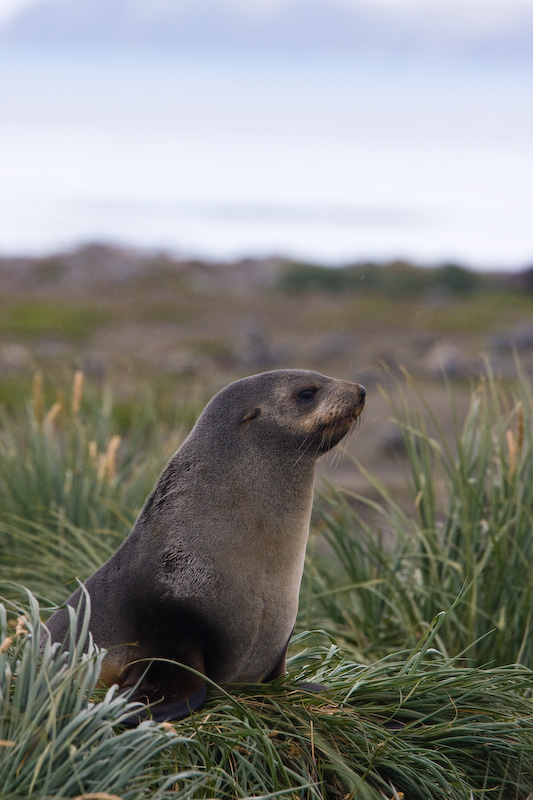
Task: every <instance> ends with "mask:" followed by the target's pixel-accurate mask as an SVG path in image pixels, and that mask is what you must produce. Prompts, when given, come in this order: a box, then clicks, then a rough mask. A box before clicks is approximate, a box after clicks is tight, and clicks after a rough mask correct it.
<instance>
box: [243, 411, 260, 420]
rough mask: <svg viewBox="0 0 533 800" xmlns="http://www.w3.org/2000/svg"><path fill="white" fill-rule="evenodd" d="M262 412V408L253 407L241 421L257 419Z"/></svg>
mask: <svg viewBox="0 0 533 800" xmlns="http://www.w3.org/2000/svg"><path fill="white" fill-rule="evenodd" d="M260 414H261V409H260V408H252V410H251V411H247V412H246V414H245V415H244V417H243V418H242V419H241V422H250V420H252V419H257V417H258V416H259V415H260Z"/></svg>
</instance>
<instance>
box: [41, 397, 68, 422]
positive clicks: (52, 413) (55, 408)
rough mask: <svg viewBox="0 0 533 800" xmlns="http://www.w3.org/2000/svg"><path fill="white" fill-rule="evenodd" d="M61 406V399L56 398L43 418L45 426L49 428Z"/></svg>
mask: <svg viewBox="0 0 533 800" xmlns="http://www.w3.org/2000/svg"><path fill="white" fill-rule="evenodd" d="M62 408H63V404H62V402H61V400H56V401H55V403H54V405H53V406H52V407H51V408H50V410H49V411H48V413H47V415H46V417H45V418H44V425H45V427H46V428H51V427H52V425H53V424H54V422H55V421H56V419H57V417H58V416H59V414H60V413H61V409H62Z"/></svg>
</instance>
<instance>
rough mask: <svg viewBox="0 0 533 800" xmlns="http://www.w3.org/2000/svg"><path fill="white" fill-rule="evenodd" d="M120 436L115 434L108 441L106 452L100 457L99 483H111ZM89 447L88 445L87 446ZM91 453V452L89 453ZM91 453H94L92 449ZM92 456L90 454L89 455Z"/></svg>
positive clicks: (114, 471) (114, 472) (115, 467)
mask: <svg viewBox="0 0 533 800" xmlns="http://www.w3.org/2000/svg"><path fill="white" fill-rule="evenodd" d="M120 442H121V439H120V436H118V435H117V434H115V435H114V436H112V437H111V439H110V440H109V444H108V445H107V450H106V451H105V453H104V454H103V455H101V456H100V463H99V466H98V478H99V480H101V481H104V480H105V481H106V482H107V483H111V482H112V481H113V479H114V477H115V475H116V472H117V452H118V448H119V447H120ZM91 444H92V443H91ZM89 447H90V445H89ZM89 452H90V453H91V450H90V451H89ZM92 452H93V453H94V452H96V451H95V450H94V449H93V451H92ZM91 454H92V453H91Z"/></svg>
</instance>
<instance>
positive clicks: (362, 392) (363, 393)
mask: <svg viewBox="0 0 533 800" xmlns="http://www.w3.org/2000/svg"><path fill="white" fill-rule="evenodd" d="M365 397H366V389H365V387H364V386H362V385H361V384H359V398H360V400H361V403H364V402H365Z"/></svg>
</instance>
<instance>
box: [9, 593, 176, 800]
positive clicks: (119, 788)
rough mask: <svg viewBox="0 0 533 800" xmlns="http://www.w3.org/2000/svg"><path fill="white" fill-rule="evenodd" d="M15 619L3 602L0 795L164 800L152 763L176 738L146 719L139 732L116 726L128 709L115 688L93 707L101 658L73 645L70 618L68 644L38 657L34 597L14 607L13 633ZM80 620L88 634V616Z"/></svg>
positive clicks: (73, 625) (100, 654) (47, 649)
mask: <svg viewBox="0 0 533 800" xmlns="http://www.w3.org/2000/svg"><path fill="white" fill-rule="evenodd" d="M12 615H13V610H12V609H10V610H8V608H7V607H6V606H5V605H0V632H1V633H0V642H1V643H0V786H1V789H0V792H1V796H2V797H5V798H10V799H11V798H12V800H16V799H17V798H20V799H21V800H22V798H35V799H36V800H37V798H39V800H42V798H48V797H49V798H72V797H75V796H80V795H82V796H83V795H84V794H86V793H91V792H98V791H105V792H107V793H109V794H115V795H119V796H121V797H123V798H124V800H126V798H131V800H134V799H135V800H137V798H139V800H140V798H143V797H147V796H151V797H154V798H158V797H161V796H163V792H164V784H163V783H162V782H161V781H158V780H156V779H154V777H153V776H152V775H151V773H150V766H151V762H152V761H153V760H154V759H155V758H156V757H157V755H158V753H160V752H161V751H162V750H163V749H164V748H166V747H168V746H169V744H171V743H173V741H174V740H176V741H182V739H181V737H178V736H177V735H174V734H173V733H172V732H171V731H169V730H168V729H165V728H163V727H162V726H157V725H154V724H153V723H150V722H145V723H143V724H141V725H140V726H139V728H137V729H136V730H133V729H123V728H121V727H120V723H121V721H122V720H124V719H125V718H126V717H127V716H128V714H129V713H131V710H132V708H133V706H132V705H131V704H128V703H127V702H126V700H125V699H124V698H122V697H120V698H118V697H116V696H115V693H114V690H111V691H109V692H107V694H106V695H105V696H104V697H102V698H101V700H100V702H98V703H93V702H92V697H93V694H94V691H95V689H96V686H97V681H98V675H99V672H100V667H101V662H102V659H103V656H104V654H103V652H98V651H97V650H96V649H95V648H94V647H92V646H91V647H90V648H89V651H88V652H87V653H85V654H84V653H82V652H81V648H80V647H79V646H78V645H76V644H75V641H74V640H75V631H76V626H77V617H76V615H75V614H74V613H73V614H72V619H71V640H70V642H69V643H67V647H59V646H57V645H54V646H51V645H50V644H49V643H48V644H47V645H46V647H45V649H44V652H43V653H42V655H40V654H39V635H40V622H39V607H38V605H37V602H36V601H35V599H34V598H33V597H32V596H31V595H29V602H28V607H27V614H26V615H24V616H21V615H20V609H19V617H18V620H17V625H16V630H15V632H14V633H13V632H11V631H10V626H9V624H8V620H9V618H10V617H11V616H12ZM84 623H85V624H84V630H85V631H86V630H87V624H88V617H87V618H86V619H85V621H84ZM83 638H85V637H83ZM67 648H68V649H67ZM136 707H138V706H136ZM147 783H148V784H149V785H150V786H151V787H152V789H153V792H152V793H151V794H150V795H148V794H147V792H146V784H147Z"/></svg>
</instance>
